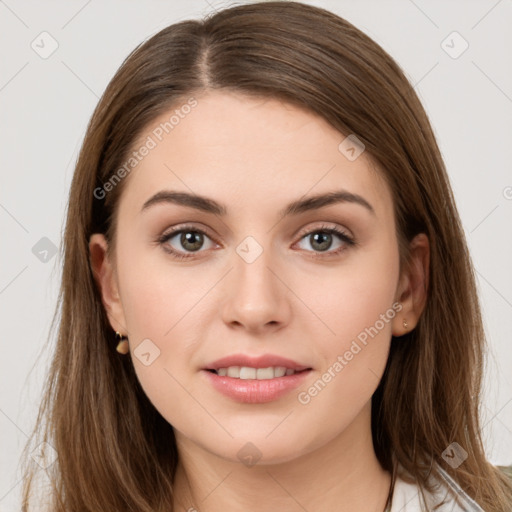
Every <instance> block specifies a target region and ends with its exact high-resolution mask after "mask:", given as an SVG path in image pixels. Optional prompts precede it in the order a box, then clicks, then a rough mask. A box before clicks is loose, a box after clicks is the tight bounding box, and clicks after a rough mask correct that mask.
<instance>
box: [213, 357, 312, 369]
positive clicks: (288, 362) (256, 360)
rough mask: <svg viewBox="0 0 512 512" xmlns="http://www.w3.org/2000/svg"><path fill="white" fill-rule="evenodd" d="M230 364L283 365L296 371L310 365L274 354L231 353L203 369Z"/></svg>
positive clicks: (251, 365)
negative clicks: (249, 354) (250, 354)
mask: <svg viewBox="0 0 512 512" xmlns="http://www.w3.org/2000/svg"><path fill="white" fill-rule="evenodd" d="M230 366H247V367H249V368H269V367H271V366H272V367H276V366H284V367H285V368H286V369H291V370H295V371H297V372H299V371H302V370H308V369H310V368H311V367H310V366H305V365H301V364H299V363H297V362H296V361H293V360H292V359H288V358H286V357H281V356H278V355H275V354H264V355H261V356H257V357H255V356H248V355H245V354H231V355H230V356H226V357H222V358H220V359H217V360H216V361H213V362H212V363H210V364H208V365H207V366H206V367H205V370H218V369H219V368H229V367H230Z"/></svg>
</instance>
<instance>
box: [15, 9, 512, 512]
mask: <svg viewBox="0 0 512 512" xmlns="http://www.w3.org/2000/svg"><path fill="white" fill-rule="evenodd" d="M208 89H223V90H231V91H235V92H239V93H244V94H247V95H253V96H257V97H270V98H279V99H282V100H284V101H287V102H290V103H293V104H295V105H298V106H301V107H303V108H306V109H308V110H309V111H310V112H313V113H315V114H317V115H319V116H321V117H322V118H324V119H325V120H327V121H328V122H329V123H331V125H332V126H333V127H335V128H336V129H337V130H339V132H340V133H341V134H345V135H348V134H355V135H356V136H357V137H358V138H359V139H360V140H361V141H362V142H363V143H364V145H365V146H366V151H367V154H368V155H370V156H371V158H372V160H373V162H374V163H375V164H376V167H377V168H378V169H379V170H380V172H381V173H382V175H383V176H384V177H385V179H386V180H387V183H388V184H389V186H390V188H391V190H392V194H393V198H394V208H395V218H396V220H397V226H396V229H397V236H398V240H399V248H400V259H401V264H406V263H407V259H408V253H407V247H408V244H407V243H408V241H410V240H411V239H412V238H413V237H414V235H416V234H418V233H420V232H423V233H426V234H427V236H428V237H429V240H430V249H431V255H430V270H429V276H428V277H429V290H428V298H427V303H426V307H425V310H424V312H423V314H422V316H421V318H420V321H419V324H418V325H417V327H416V328H415V329H414V330H413V331H412V332H410V333H409V334H407V335H406V337H405V338H402V339H401V340H396V339H394V338H393V339H392V341H391V349H390V354H389V360H388V364H387V367H386V370H385V373H384V375H383V378H382V380H381V383H380V385H379V387H378V389H377V390H376V392H375V394H374V396H373V398H372V433H373V441H374V446H375V451H376V454H377V457H378V459H379V461H380V463H381V465H382V467H383V468H385V469H386V470H389V471H390V472H392V474H393V475H394V476H395V475H396V471H397V462H398V463H400V465H401V466H402V467H403V468H405V469H406V470H407V471H408V472H409V473H410V474H411V475H412V476H413V478H414V480H415V481H416V482H417V483H418V484H419V485H420V487H421V488H422V489H430V487H429V484H428V480H427V478H428V476H429V475H433V476H439V471H438V468H439V467H441V468H444V470H446V471H447V473H448V474H449V475H450V476H451V477H452V478H453V479H454V480H455V481H456V482H457V484H458V485H459V486H460V487H461V488H462V489H463V490H464V491H465V492H466V493H467V494H469V496H471V497H472V498H474V499H475V500H476V501H477V502H478V503H479V504H480V506H481V507H483V508H484V510H486V511H487V512H505V511H506V510H510V503H511V501H512V485H511V483H510V482H509V481H508V480H507V479H506V477H505V476H504V475H503V474H502V473H501V472H500V471H499V470H498V469H497V468H495V467H494V466H492V465H491V464H490V463H489V462H488V461H487V460H486V457H485V453H484V448H483V445H482V440H481V436H480V425H479V416H478V409H479V403H480V387H481V379H482V369H483V356H484V350H485V339H484V332H483V327H482V320H481V312H480V307H479V302H478V297H477V292H476V287H475V276H474V271H473V269H472V264H471V261H470V256H469V254H468V249H467V245H466V241H465V237H464V232H463V229H462V226H461V222H460V220H459V215H458V212H457V209H456V206H455V203H454V198H453V195H452V192H451V189H450V185H449V180H448V177H447V173H446V170H445V166H444V163H443V161H442V158H441V155H440V152H439V148H438V146H437V143H436V140H435V138H434V135H433V132H432V129H431V126H430V123H429V121H428V119H427V116H426V114H425V111H424V109H423V107H422V105H421V103H420V101H419V100H418V97H417V96H416V94H415V92H414V90H413V88H412V87H411V85H410V84H409V83H408V81H407V79H406V78H405V77H404V74H403V73H402V71H401V69H400V68H399V66H398V65H397V64H396V63H395V61H394V60H393V59H392V58H391V57H390V56H389V55H388V54H387V53H386V52H385V51H384V50H383V49H382V48H381V47H380V46H378V45H377V44H376V43H375V42H373V41H372V40H371V39H370V38H368V37H367V36H366V35H365V34H364V33H362V32H361V31H360V30H358V29H357V28H355V27H354V26H352V25H351V24H350V23H348V22H347V21H345V20H343V19H341V18H340V17H338V16H336V15H334V14H332V13H330V12H328V11H326V10H324V9H320V8H316V7H312V6H309V5H305V4H301V3H297V2H288V1H284V2H264V3H254V4H246V5H241V6H236V7H232V8H228V9H225V10H222V11H220V12H218V13H215V14H213V15H211V16H209V17H207V18H205V19H204V20H202V21H183V22H180V23H177V24H174V25H172V26H170V27H167V28H165V29H164V30H162V31H160V32H159V33H157V34H156V35H154V36H153V37H151V38H150V39H149V40H148V41H146V42H145V43H143V44H141V45H140V46H139V47H137V48H136V49H135V50H134V51H133V52H132V54H131V55H130V56H129V57H128V58H127V59H126V60H125V62H124V63H123V64H122V66H121V67H120V69H119V70H118V72H117V73H116V75H115V76H114V78H113V79H112V81H111V82H110V84H109V85H108V87H107V89H106V91H105V93H104V94H103V96H102V98H101V100H100V102H99V104H98V106H97V108H96V110H95V112H94V114H93V116H92V118H91V121H90V124H89V126H88V129H87V133H86V136H85V140H84V142H83V145H82V148H81V152H80V155H79V158H78V161H77V164H76V169H75V173H74V177H73V181H72V184H71V191H70V196H69V204H68V209H67V219H66V228H65V235H64V241H63V247H62V251H63V252H62V257H63V275H62V283H61V290H60V294H59V303H58V312H59V313H60V315H56V316H55V317H54V323H55V322H56V321H57V318H58V316H60V318H58V336H57V345H56V348H55V353H54V357H53V360H52V364H51V368H50V372H49V376H48V380H47V382H46V386H45V389H44V394H43V400H42V403H41V407H40V410H39V414H38V417H37V422H36V426H35V428H34V432H33V433H32V438H31V439H32V449H33V447H34V446H35V445H36V444H37V443H40V442H42V441H46V442H47V443H48V444H49V445H50V446H51V447H53V448H54V449H55V450H56V453H57V454H58V458H57V459H56V461H55V462H54V463H53V464H52V465H50V466H49V467H48V468H47V469H46V474H47V476H48V477H49V482H50V486H49V489H48V490H47V491H45V495H46V496H47V497H49V500H48V501H49V510H51V511H52V512H75V511H76V512H78V511H98V510H108V511H112V512H113V511H123V512H124V511H127V510H137V511H140V512H154V511H163V510H173V505H172V502H173V498H172V497H173V477H174V474H175V470H176V464H177V458H178V453H177V449H176V444H175V439H174V434H173V429H172V426H171V425H169V424H168V423H167V422H166V421H165V420H164V419H163V417H162V416H161V415H160V414H159V412H158V411H157V410H156V409H155V408H154V407H153V405H152V404H151V403H150V401H149V400H148V398H147V397H146V395H145V394H144V392H143V390H142V389H141V386H140V385H139V382H138V380H137V378H136V375H135V372H134V369H133V366H132V363H131V360H130V358H126V357H125V358H123V357H120V356H119V354H118V353H117V352H116V351H115V341H114V337H113V331H112V329H111V326H110V324H109V322H108V319H107V316H106V313H105V310H104V307H103V304H102V301H101V296H100V293H99V291H98V289H97V287H96V286H95V282H94V276H93V273H92V271H91V266H90V262H89V255H88V241H89V237H90V236H91V234H93V233H105V234H106V235H107V238H108V240H109V241H110V242H111V246H110V250H113V245H112V244H113V243H114V241H115V226H116V223H115V218H116V211H117V210H116V205H117V204H118V201H119V197H120V195H121V194H122V191H123V189H124V186H125V185H126V182H127V180H128V179H129V177H127V178H125V179H123V180H121V181H120V182H119V183H116V186H115V187H113V188H112V190H111V191H109V193H108V194H106V195H105V196H104V197H100V198H99V197H98V196H99V194H98V193H97V192H96V194H95V191H97V190H98V189H101V188H102V187H104V185H105V183H107V182H108V181H109V180H111V179H112V177H113V176H114V174H115V173H116V172H118V170H119V168H120V167H121V166H122V165H123V162H124V161H125V160H126V158H127V155H128V153H129V151H131V150H133V145H134V143H135V141H136V140H137V137H138V136H139V135H140V134H141V133H142V131H143V130H144V129H145V128H146V127H147V126H149V125H150V123H151V122H152V121H153V120H155V119H156V118H157V117H158V116H160V115H161V114H163V113H164V112H166V111H168V110H169V109H171V108H173V107H175V106H176V105H180V103H181V104H182V103H185V102H186V101H187V98H190V97H191V96H193V95H194V94H196V95H199V94H200V93H201V92H203V91H205V90H208ZM53 325H54V324H52V326H53ZM398 341H399V342H398ZM452 442H457V443H458V444H459V445H461V446H462V447H463V448H464V449H465V451H466V452H467V453H468V458H467V459H466V460H465V461H464V462H463V463H462V464H461V465H460V466H459V467H457V468H452V467H451V466H450V465H448V464H447V463H446V462H445V461H444V459H443V457H442V454H443V452H444V450H445V449H446V448H447V447H448V446H449V445H450V444H451V443H452ZM28 446H29V445H28V444H27V447H26V452H27V453H28V451H29V448H28ZM47 447H48V446H47ZM48 448H49V447H48ZM27 461H28V462H26V466H27V467H26V478H25V482H24V489H23V499H24V504H23V510H24V511H28V510H29V499H30V496H31V492H32V489H33V487H34V485H33V480H34V476H35V473H36V472H37V471H36V470H37V469H38V468H37V467H36V466H35V464H34V463H33V462H31V461H30V460H29V458H28V456H27Z"/></svg>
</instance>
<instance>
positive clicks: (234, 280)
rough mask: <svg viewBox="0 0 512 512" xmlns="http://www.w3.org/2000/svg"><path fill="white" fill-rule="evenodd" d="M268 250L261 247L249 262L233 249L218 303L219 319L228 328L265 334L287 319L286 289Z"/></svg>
mask: <svg viewBox="0 0 512 512" xmlns="http://www.w3.org/2000/svg"><path fill="white" fill-rule="evenodd" d="M270 252H271V251H267V250H263V252H262V253H261V254H260V255H259V256H258V257H257V258H256V259H255V260H254V261H252V262H249V261H250V260H245V259H244V258H243V257H241V256H239V254H237V253H236V252H235V254H234V268H233V270H232V271H231V272H230V273H229V275H228V276H227V279H228V281H227V282H226V289H225V297H226V298H225V301H224V304H223V307H222V316H223V320H224V322H225V323H226V324H227V325H229V326H230V327H231V328H238V329H245V330H247V331H250V332H251V333H255V334H268V333H270V332H274V331H277V330H279V329H281V328H283V326H284V325H286V324H287V323H288V322H289V317H290V304H289V296H290V292H289V290H288V288H287V286H286V285H285V282H283V281H285V279H283V278H284V276H281V275H280V273H281V272H280V271H279V268H280V266H279V265H277V264H276V263H275V260H274V262H272V261H271V259H272V258H271V254H270Z"/></svg>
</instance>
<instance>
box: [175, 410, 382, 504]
mask: <svg viewBox="0 0 512 512" xmlns="http://www.w3.org/2000/svg"><path fill="white" fill-rule="evenodd" d="M370 414H371V406H370V403H368V404H367V406H366V407H365V408H364V409H363V410H362V411H361V413H360V414H359V415H358V416H357V417H356V419H355V420H354V421H353V422H352V423H351V424H350V425H349V426H348V427H347V428H346V429H345V430H344V431H343V432H341V433H340V434H339V435H338V436H336V437H335V438H334V439H332V440H331V441H329V442H328V443H326V444H324V445H323V446H321V447H320V448H318V449H315V450H314V451H311V452H309V453H307V454H305V455H302V456H300V457H297V458H290V460H289V461H287V462H282V463H279V464H256V465H254V466H251V467H246V466H244V465H243V464H241V463H240V462H234V461H228V460H225V459H223V458H221V457H218V456H217V455H215V454H212V453H211V452H209V451H206V450H205V449H203V448H202V447H200V446H198V445H197V444H195V443H194V442H192V441H191V440H189V439H187V438H185V437H184V436H182V435H181V434H180V433H176V440H177V445H178V452H179V456H180V461H179V464H178V468H177V472H176V475H175V507H174V509H175V510H176V511H180V512H182V511H193V510H195V511H199V510H200V511H201V512H221V511H222V512H225V511H226V510H233V509H238V510H244V511H247V512H252V511H258V512H259V511H261V510H282V509H286V510H290V511H292V510H293V511H295V510H297V511H303V510H322V511H325V512H334V511H336V512H349V511H350V512H352V511H354V510H358V511H360V512H383V511H384V509H385V505H386V501H387V497H388V492H389V487H390V483H391V475H390V474H389V473H388V472H387V471H384V470H383V469H382V467H381V466H380V464H379V462H378V460H377V457H376V455H375V451H374V449H373V442H372V435H371V422H370Z"/></svg>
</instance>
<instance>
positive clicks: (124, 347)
mask: <svg viewBox="0 0 512 512" xmlns="http://www.w3.org/2000/svg"><path fill="white" fill-rule="evenodd" d="M116 341H117V342H118V343H117V347H116V350H117V351H118V352H119V353H120V354H128V352H130V346H129V345H128V339H127V338H126V336H124V335H123V334H121V333H119V332H117V331H116Z"/></svg>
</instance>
